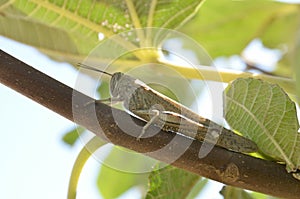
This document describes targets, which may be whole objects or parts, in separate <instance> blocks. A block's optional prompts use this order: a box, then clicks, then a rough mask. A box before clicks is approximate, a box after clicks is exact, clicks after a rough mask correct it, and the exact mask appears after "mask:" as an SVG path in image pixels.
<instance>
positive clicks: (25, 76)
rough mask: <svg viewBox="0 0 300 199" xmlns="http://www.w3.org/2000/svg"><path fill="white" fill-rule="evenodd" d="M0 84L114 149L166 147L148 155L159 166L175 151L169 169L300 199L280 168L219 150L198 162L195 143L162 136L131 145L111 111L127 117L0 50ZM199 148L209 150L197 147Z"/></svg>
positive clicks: (299, 185)
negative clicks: (179, 153)
mask: <svg viewBox="0 0 300 199" xmlns="http://www.w3.org/2000/svg"><path fill="white" fill-rule="evenodd" d="M0 82H1V83H2V84H4V85H6V86H8V87H10V88H12V89H14V90H15V91H18V92H19V93H21V94H23V95H25V96H27V97H29V98H30V99H32V100H34V101H36V102H38V103H40V104H41V105H43V106H45V107H47V108H49V109H50V110H52V111H54V112H56V113H58V114H59V115H62V116H64V117H65V118H67V119H69V120H71V121H74V122H76V123H77V124H79V125H81V126H84V127H86V128H87V129H89V130H90V131H92V132H94V133H95V134H96V135H97V136H99V137H102V138H105V139H108V140H109V141H110V142H112V143H113V144H115V145H119V146H122V147H126V148H129V149H131V150H134V151H137V152H141V153H145V152H152V151H156V150H158V149H160V148H162V147H164V146H167V145H168V144H169V143H170V142H171V141H172V146H169V147H167V149H166V150H163V151H161V152H160V153H153V154H148V155H150V156H151V157H153V158H155V159H158V160H160V161H163V162H170V161H172V159H173V158H174V151H178V150H179V151H180V150H181V151H184V154H183V155H181V156H180V157H179V158H177V159H176V160H175V161H173V162H172V163H171V164H172V165H174V166H176V167H179V168H182V169H185V170H187V171H190V172H193V173H196V174H198V175H201V176H204V177H207V178H210V179H213V180H216V181H219V182H222V183H225V184H229V185H232V186H236V187H240V188H244V189H249V190H253V191H257V192H261V193H265V194H269V195H273V196H277V197H284V198H299V196H300V181H298V180H296V179H294V178H293V177H292V176H291V175H290V174H288V173H287V172H286V170H285V166H284V165H280V164H277V163H275V162H270V161H266V160H261V159H257V158H254V157H251V156H248V155H245V154H240V153H235V152H232V151H228V150H226V149H223V148H219V147H214V148H213V149H212V150H211V152H210V153H209V154H208V155H207V156H206V157H204V158H199V156H198V154H199V150H200V147H201V145H202V143H201V142H199V141H193V142H192V143H191V145H189V147H188V148H186V147H184V144H183V143H187V142H188V141H189V138H186V137H184V136H178V135H176V140H174V136H175V134H172V133H166V132H164V131H160V132H158V133H157V134H155V135H154V136H152V137H150V138H146V139H141V140H140V141H137V140H136V138H135V137H134V136H130V135H128V134H127V133H124V132H123V131H122V130H121V129H120V128H119V127H118V125H117V124H116V122H115V119H114V117H113V115H112V110H113V112H114V115H115V117H116V116H117V117H118V118H125V117H128V114H127V113H125V112H123V111H120V110H116V109H113V108H111V107H109V106H107V105H105V104H97V105H96V106H92V105H88V106H87V105H86V104H87V102H91V101H92V100H93V99H92V98H90V97H88V96H86V95H84V94H82V93H80V92H78V91H76V90H73V89H72V88H70V87H68V86H66V85H64V84H62V83H60V82H58V81H56V80H54V79H53V78H51V77H49V76H47V75H45V74H43V73H41V72H39V71H37V70H35V69H34V68H32V67H30V66H28V65H27V64H25V63H23V62H21V61H19V60H17V59H15V58H14V57H12V56H10V55H8V54H6V53H5V52H3V51H2V50H1V52H0ZM74 99H76V100H74ZM94 110H96V116H97V118H98V121H96V122H95V121H93V120H91V114H92V113H93V111H94ZM75 116H76V117H75ZM132 120H133V121H134V122H136V123H137V124H138V125H145V123H144V122H143V121H140V120H138V119H136V118H132ZM120 122H122V120H120ZM99 124H100V125H99ZM100 126H101V128H102V129H101V128H100ZM128 129H130V130H131V133H132V135H139V134H140V130H141V128H138V127H136V126H135V125H131V124H128ZM155 130H157V129H156V127H151V128H150V129H149V131H150V133H151V132H154V131H155ZM203 147H204V148H205V147H210V146H209V145H203Z"/></svg>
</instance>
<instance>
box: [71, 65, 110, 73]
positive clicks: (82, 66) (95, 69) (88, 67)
mask: <svg viewBox="0 0 300 199" xmlns="http://www.w3.org/2000/svg"><path fill="white" fill-rule="evenodd" d="M77 66H78V67H81V68H85V69H88V70H93V71H97V72H100V73H104V74H106V75H109V76H113V75H112V74H110V73H108V72H105V71H103V70H99V69H97V68H93V67H91V66H88V65H85V64H82V63H78V64H77Z"/></svg>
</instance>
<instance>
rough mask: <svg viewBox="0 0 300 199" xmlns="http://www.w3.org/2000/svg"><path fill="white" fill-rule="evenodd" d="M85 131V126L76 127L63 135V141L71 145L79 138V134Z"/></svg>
mask: <svg viewBox="0 0 300 199" xmlns="http://www.w3.org/2000/svg"><path fill="white" fill-rule="evenodd" d="M84 131H85V128H83V127H76V128H74V129H72V130H70V131H68V132H66V133H65V135H64V136H63V138H62V139H63V141H64V142H65V143H66V144H68V145H70V146H73V145H74V144H75V142H76V141H77V140H78V138H79V136H80V135H81V134H82V133H83V132H84Z"/></svg>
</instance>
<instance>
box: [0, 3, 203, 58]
mask: <svg viewBox="0 0 300 199" xmlns="http://www.w3.org/2000/svg"><path fill="white" fill-rule="evenodd" d="M201 2H202V0H167V1H166V0H152V1H148V0H127V1H122V0H103V1H94V0H86V1H80V0H75V1H65V0H55V1H54V0H49V1H35V0H15V1H9V0H2V1H1V2H0V24H1V28H0V34H1V35H4V36H6V37H9V38H12V39H15V40H17V41H21V42H23V43H26V44H29V45H32V46H35V47H37V48H39V49H40V50H42V51H43V52H45V53H47V54H48V55H50V56H53V57H55V58H56V59H60V60H67V61H69V62H71V63H77V62H78V61H79V60H82V59H83V58H84V57H85V56H86V55H88V54H89V53H90V52H91V50H92V49H93V48H94V47H95V46H96V45H98V44H99V43H100V41H99V40H101V38H100V39H99V38H98V37H99V33H100V35H101V37H104V38H107V37H110V36H112V35H114V34H117V33H120V32H123V31H127V30H133V29H135V28H142V27H149V26H152V27H162V28H177V27H178V26H180V25H181V24H183V23H184V22H185V21H187V20H188V19H189V18H190V17H191V16H193V15H194V13H195V12H196V11H197V10H198V9H199V7H200V4H201ZM140 39H142V38H140ZM119 41H120V40H119ZM123 41H124V42H126V41H125V39H123Z"/></svg>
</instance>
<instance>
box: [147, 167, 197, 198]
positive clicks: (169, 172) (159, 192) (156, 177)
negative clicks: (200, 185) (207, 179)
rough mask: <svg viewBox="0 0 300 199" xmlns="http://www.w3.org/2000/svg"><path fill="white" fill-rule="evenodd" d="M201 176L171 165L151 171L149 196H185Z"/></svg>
mask: <svg viewBox="0 0 300 199" xmlns="http://www.w3.org/2000/svg"><path fill="white" fill-rule="evenodd" d="M200 178H201V177H200V176H198V175H196V174H192V173H190V172H187V171H184V170H182V169H178V168H175V167H172V166H167V167H164V168H162V169H160V170H155V171H153V172H151V174H150V176H149V191H148V193H147V195H146V199H150V198H174V199H177V198H186V197H187V196H188V195H189V193H190V191H191V190H192V189H193V187H194V186H195V184H196V183H197V182H198V181H199V179H200Z"/></svg>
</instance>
